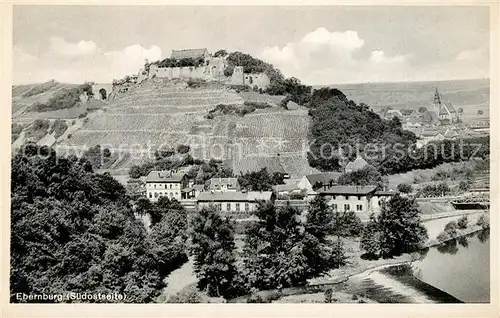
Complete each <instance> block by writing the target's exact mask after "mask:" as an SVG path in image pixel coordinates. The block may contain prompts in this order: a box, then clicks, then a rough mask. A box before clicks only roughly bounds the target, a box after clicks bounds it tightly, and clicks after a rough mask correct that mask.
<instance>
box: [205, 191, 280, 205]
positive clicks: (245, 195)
mask: <svg viewBox="0 0 500 318" xmlns="http://www.w3.org/2000/svg"><path fill="white" fill-rule="evenodd" d="M271 195H272V192H270V191H263V192H240V191H238V192H216V191H215V192H201V193H200V194H199V195H198V198H197V200H198V201H205V202H206V201H209V202H210V201H257V200H270V199H271Z"/></svg>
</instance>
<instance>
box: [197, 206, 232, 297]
mask: <svg viewBox="0 0 500 318" xmlns="http://www.w3.org/2000/svg"><path fill="white" fill-rule="evenodd" d="M191 242H192V243H191V244H192V245H191V253H192V254H193V255H194V257H195V260H194V268H195V272H196V276H197V277H198V287H199V288H200V290H206V291H207V293H208V295H209V296H213V297H220V296H223V297H225V298H228V297H229V296H231V291H232V289H233V290H234V286H233V285H234V283H233V281H234V279H235V277H236V275H237V272H236V266H235V262H236V257H235V248H236V247H235V244H234V228H233V225H232V223H231V220H230V219H227V218H222V217H221V216H220V215H219V214H218V213H217V212H216V211H215V210H214V209H212V208H210V209H207V208H203V209H202V210H201V211H200V212H199V213H198V214H197V215H196V217H195V218H194V220H193V222H192V231H191Z"/></svg>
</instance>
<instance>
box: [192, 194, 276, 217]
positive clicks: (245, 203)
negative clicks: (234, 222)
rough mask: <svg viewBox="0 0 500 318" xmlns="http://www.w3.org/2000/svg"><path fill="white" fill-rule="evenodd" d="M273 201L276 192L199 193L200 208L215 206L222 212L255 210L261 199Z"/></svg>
mask: <svg viewBox="0 0 500 318" xmlns="http://www.w3.org/2000/svg"><path fill="white" fill-rule="evenodd" d="M270 200H271V201H272V200H274V194H273V193H272V192H270V191H263V192H240V191H238V192H215V191H210V192H208V191H207V192H201V193H200V194H199V195H198V198H197V201H198V210H201V209H203V208H208V207H211V206H213V207H215V208H216V209H217V210H218V211H221V212H230V213H248V212H252V211H255V210H256V209H257V206H258V204H259V201H270Z"/></svg>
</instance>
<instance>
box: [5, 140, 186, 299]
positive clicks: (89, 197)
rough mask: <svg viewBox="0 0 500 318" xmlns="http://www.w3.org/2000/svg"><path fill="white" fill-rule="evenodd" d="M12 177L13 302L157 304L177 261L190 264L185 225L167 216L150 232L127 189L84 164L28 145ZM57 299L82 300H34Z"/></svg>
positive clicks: (18, 157)
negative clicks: (53, 296) (136, 214)
mask: <svg viewBox="0 0 500 318" xmlns="http://www.w3.org/2000/svg"><path fill="white" fill-rule="evenodd" d="M23 150H24V151H23ZM11 180H12V181H11V190H12V191H11V273H10V291H11V301H13V302H24V301H29V300H26V299H23V298H18V297H17V295H16V293H24V294H28V295H29V294H42V293H43V294H68V293H89V294H94V295H96V294H98V293H101V294H112V293H119V294H122V295H124V296H125V299H122V300H116V299H115V300H114V301H122V302H151V301H153V300H154V299H155V297H157V296H158V295H159V294H160V292H161V289H162V288H163V287H164V283H163V279H164V278H165V276H167V275H168V274H169V273H170V272H171V271H172V270H173V267H174V265H173V264H177V265H179V264H182V260H185V259H186V255H185V254H184V250H185V249H184V246H183V244H184V243H183V242H185V237H184V236H185V230H186V229H185V228H183V227H173V226H172V224H170V220H171V219H169V218H165V220H162V222H159V223H158V224H157V225H156V226H155V227H153V228H152V231H151V232H150V233H147V231H146V229H145V227H144V225H143V224H142V222H141V221H139V220H137V219H136V218H135V217H134V213H133V211H132V208H131V206H130V204H129V198H128V196H127V195H126V191H125V189H124V188H123V187H122V186H121V185H120V184H119V183H118V182H117V181H116V180H115V179H113V178H112V177H111V176H110V175H109V174H104V175H100V174H95V173H93V172H92V168H91V165H90V163H89V162H87V161H86V160H78V159H76V158H75V157H70V158H62V157H58V156H57V155H56V153H55V152H54V151H53V150H49V149H48V148H45V147H44V148H41V150H40V151H38V152H37V147H36V146H34V145H32V144H30V145H26V146H25V148H24V149H21V150H20V151H19V152H18V153H16V154H14V156H13V158H12V178H11ZM178 212H179V214H180V215H185V213H182V211H178ZM184 212H185V211H184ZM176 222H177V221H176ZM55 301H63V302H73V301H74V302H78V300H71V299H62V300H57V299H55V300H54V299H45V300H35V302H55ZM84 301H89V300H84ZM90 301H91V302H109V301H110V300H107V299H104V300H103V299H97V300H96V299H93V300H90ZM111 301H113V300H111Z"/></svg>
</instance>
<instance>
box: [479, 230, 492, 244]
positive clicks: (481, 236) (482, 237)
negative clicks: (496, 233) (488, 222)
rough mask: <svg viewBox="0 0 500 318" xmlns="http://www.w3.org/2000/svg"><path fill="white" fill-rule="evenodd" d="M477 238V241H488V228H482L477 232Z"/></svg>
mask: <svg viewBox="0 0 500 318" xmlns="http://www.w3.org/2000/svg"><path fill="white" fill-rule="evenodd" d="M477 238H478V239H479V241H481V243H484V242H486V241H488V239H489V238H490V229H489V228H488V229H485V230H482V231H481V232H478V234H477Z"/></svg>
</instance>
